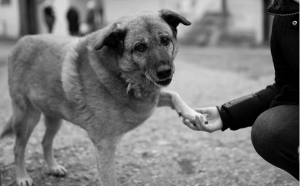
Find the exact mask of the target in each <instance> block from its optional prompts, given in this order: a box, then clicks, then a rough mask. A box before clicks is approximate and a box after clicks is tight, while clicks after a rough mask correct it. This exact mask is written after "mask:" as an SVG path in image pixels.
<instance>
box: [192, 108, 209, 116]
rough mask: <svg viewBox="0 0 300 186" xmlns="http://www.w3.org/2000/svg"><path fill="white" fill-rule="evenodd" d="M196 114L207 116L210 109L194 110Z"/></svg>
mask: <svg viewBox="0 0 300 186" xmlns="http://www.w3.org/2000/svg"><path fill="white" fill-rule="evenodd" d="M195 111H196V112H199V113H201V114H209V113H210V108H209V107H207V108H196V109H195Z"/></svg>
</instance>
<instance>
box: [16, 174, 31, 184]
mask: <svg viewBox="0 0 300 186" xmlns="http://www.w3.org/2000/svg"><path fill="white" fill-rule="evenodd" d="M17 184H18V186H33V185H34V184H33V181H32V179H31V178H30V177H29V176H28V177H23V178H17Z"/></svg>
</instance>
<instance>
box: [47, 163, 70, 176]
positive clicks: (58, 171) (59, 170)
mask: <svg viewBox="0 0 300 186" xmlns="http://www.w3.org/2000/svg"><path fill="white" fill-rule="evenodd" d="M49 174H50V175H53V176H58V177H63V176H66V175H67V169H66V168H65V167H63V166H61V165H57V166H54V167H50V168H49Z"/></svg>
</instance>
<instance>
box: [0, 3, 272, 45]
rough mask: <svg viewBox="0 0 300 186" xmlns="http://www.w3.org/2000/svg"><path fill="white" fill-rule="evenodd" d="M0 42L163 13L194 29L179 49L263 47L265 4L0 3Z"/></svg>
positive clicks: (91, 28) (83, 31) (185, 30)
mask: <svg viewBox="0 0 300 186" xmlns="http://www.w3.org/2000/svg"><path fill="white" fill-rule="evenodd" d="M0 2H1V4H0V37H2V38H18V37H20V36H22V35H26V34H39V33H48V32H51V33H54V34H62V35H67V34H72V35H76V34H86V33H87V32H89V31H94V30H96V29H99V28H102V27H103V26H105V25H106V24H107V23H111V22H113V21H115V20H116V19H117V18H119V17H121V16H124V15H128V14H131V13H134V12H138V11H157V10H159V9H162V8H167V9H171V10H173V11H176V12H178V13H180V14H182V15H184V16H185V17H186V18H188V19H189V20H190V21H192V22H193V26H191V27H187V28H183V27H182V28H181V29H182V31H180V32H179V34H180V35H179V36H180V37H179V38H180V39H182V40H184V43H187V44H195V45H201V46H211V45H220V44H224V43H243V44H250V45H262V44H265V43H267V42H268V40H269V35H270V26H271V19H272V17H271V16H268V15H266V14H265V9H266V8H267V6H268V4H269V3H270V0H251V1H247V0H151V1H146V0H1V1H0Z"/></svg>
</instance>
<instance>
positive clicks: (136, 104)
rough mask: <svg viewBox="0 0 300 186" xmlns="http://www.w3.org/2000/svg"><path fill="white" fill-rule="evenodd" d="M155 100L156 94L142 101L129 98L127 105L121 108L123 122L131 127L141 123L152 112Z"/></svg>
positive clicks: (156, 98) (156, 99) (155, 103)
mask: <svg viewBox="0 0 300 186" xmlns="http://www.w3.org/2000/svg"><path fill="white" fill-rule="evenodd" d="M157 102H158V96H156V97H153V98H151V99H150V98H149V99H147V100H143V101H141V100H131V101H130V102H129V103H128V105H127V107H126V108H125V109H122V110H123V111H122V113H121V114H122V117H123V118H124V120H123V122H124V123H125V124H127V125H129V126H131V127H133V128H134V127H136V126H138V125H140V124H142V123H143V122H144V121H145V120H147V119H148V118H149V117H150V116H151V115H152V114H153V112H154V110H155V108H156V105H157ZM129 130H130V129H129Z"/></svg>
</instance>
